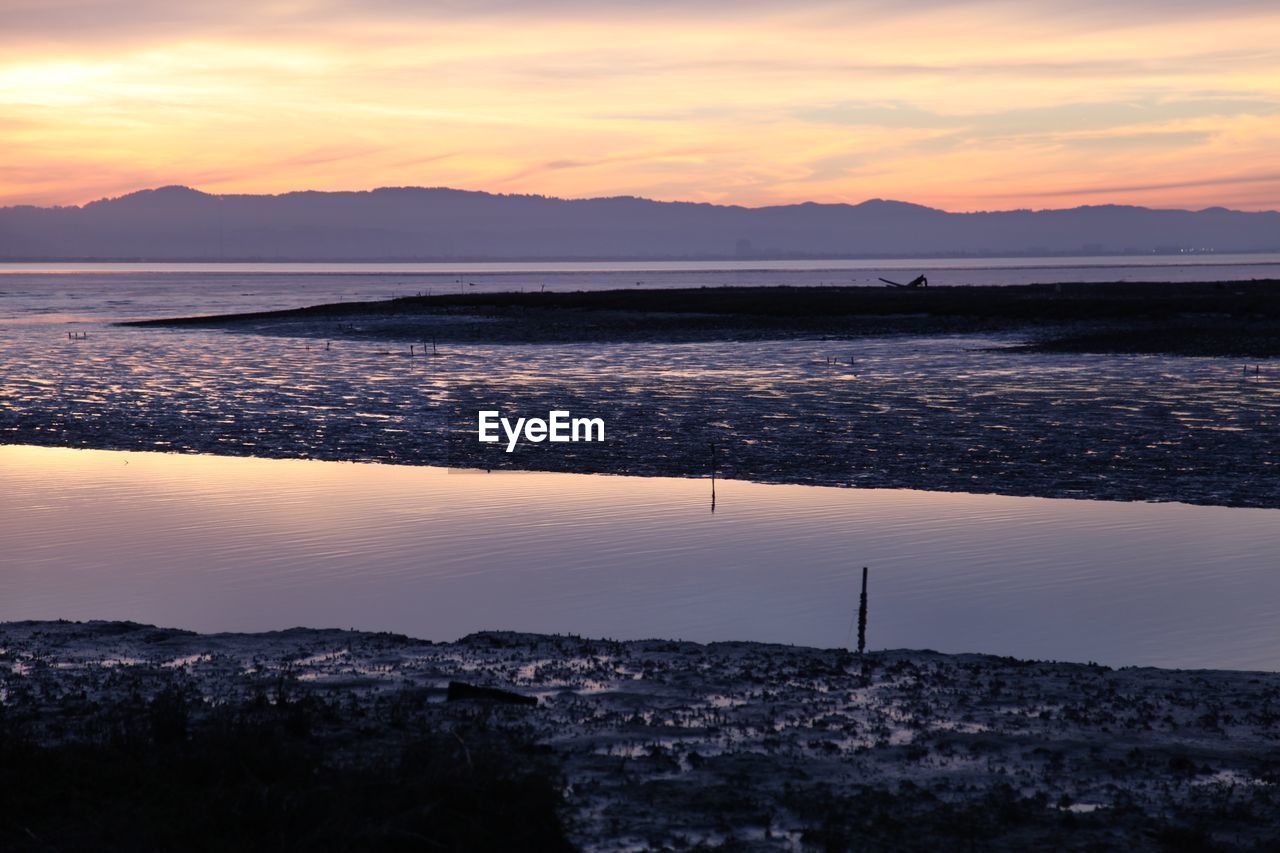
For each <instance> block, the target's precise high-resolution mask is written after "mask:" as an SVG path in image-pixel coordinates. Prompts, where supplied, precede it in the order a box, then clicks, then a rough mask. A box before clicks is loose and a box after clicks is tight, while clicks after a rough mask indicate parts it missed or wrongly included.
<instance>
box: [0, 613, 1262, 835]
mask: <svg viewBox="0 0 1280 853" xmlns="http://www.w3.org/2000/svg"><path fill="white" fill-rule="evenodd" d="M451 681H463V682H466V683H470V684H477V685H485V686H493V687H498V688H500V689H504V690H508V691H513V692H516V693H518V694H521V695H524V696H529V697H534V698H536V699H537V700H538V705H537V707H524V706H516V705H505V704H494V703H488V702H446V701H445V698H446V693H447V687H448V684H449V682H451ZM0 699H2V701H3V704H2V705H0V709H2V710H3V714H0V727H3V730H2V731H3V737H0V749H5V750H7V751H8V752H7V754H8V756H9V757H10V758H11V759H14V758H15V757H16V758H20V759H21V760H23V761H25V762H27V763H29V764H31V765H32V766H33V767H36V766H39V765H40V763H41V762H43V763H44V764H45V766H49V765H50V763H52V765H53V766H58V767H73V768H74V767H79V769H80V770H81V771H82V772H84V773H85V774H86V775H85V776H84V777H82V778H83V779H84V783H83V784H82V786H81V789H80V792H79V796H81V797H82V798H84V799H83V800H82V801H83V802H86V803H89V804H90V805H93V806H101V805H102V804H103V802H106V801H107V800H109V799H110V795H108V794H104V793H103V792H102V791H101V790H99V789H98V788H95V787H94V786H93V783H94V782H96V781H98V776H99V775H100V774H104V773H106V772H107V771H106V770H104V769H103V766H102V762H103V761H104V760H105V759H106V758H112V757H114V758H117V759H118V758H120V757H121V756H125V757H128V756H131V755H132V753H131V752H129V751H128V744H129V743H135V744H144V745H146V746H145V749H147V750H158V751H160V752H162V753H164V754H165V755H167V756H169V758H170V759H171V760H172V762H173V763H172V765H170V768H169V772H178V773H179V774H181V775H179V776H177V777H176V778H178V779H181V780H182V782H181V784H182V785H192V786H193V788H198V786H199V784H200V783H199V777H198V776H191V775H190V773H188V772H187V771H191V770H197V769H199V768H201V767H204V766H205V762H207V761H208V760H209V759H208V757H207V756H206V755H205V754H204V753H201V752H200V751H199V750H200V748H201V747H200V746H199V745H200V744H204V743H205V741H206V740H207V739H208V738H209V737H211V735H210V734H209V732H210V731H211V730H213V731H216V732H220V734H219V735H217V736H218V737H219V738H221V740H219V741H218V743H220V744H221V748H222V749H224V750H230V751H231V754H232V755H240V754H242V753H243V754H244V755H245V756H246V757H245V759H244V760H245V761H247V762H249V764H250V766H255V765H254V764H253V757H252V752H251V750H249V749H247V746H252V745H253V744H262V745H264V747H265V745H266V744H271V743H277V744H279V743H286V744H288V743H293V742H294V741H296V740H297V739H298V738H300V737H301V735H300V734H299V733H300V732H305V733H306V738H307V742H308V743H310V744H312V745H313V746H318V747H319V748H320V749H321V752H320V754H319V756H318V757H313V758H311V759H310V760H311V761H312V763H311V764H307V765H306V766H307V767H308V770H309V772H310V773H312V774H313V776H312V778H317V779H320V780H322V781H323V780H326V779H330V778H331V777H330V775H329V774H331V773H332V772H333V770H334V768H338V769H340V770H341V772H342V778H346V779H348V780H350V779H352V778H355V779H365V778H366V776H367V773H365V775H361V774H362V771H363V770H364V769H365V768H370V767H372V768H375V769H377V768H384V765H386V767H385V768H384V772H387V773H389V774H391V778H394V779H395V780H396V782H397V784H399V785H404V786H408V787H409V788H410V789H411V790H412V791H414V792H418V793H421V792H422V791H423V790H432V788H431V786H432V785H439V780H440V779H442V778H444V779H449V780H450V784H451V785H452V786H453V788H452V790H460V791H463V792H471V793H474V794H477V795H485V796H493V795H495V794H502V795H504V796H505V797H506V798H507V800H506V801H504V803H503V808H497V807H495V805H493V804H490V805H489V806H488V807H487V808H486V809H485V810H484V813H485V814H486V815H487V816H488V823H487V824H485V826H487V827H488V828H490V829H494V828H497V829H500V830H507V831H509V830H510V829H511V827H512V823H513V821H522V822H523V823H524V830H523V834H520V835H512V836H509V837H508V838H507V839H506V840H505V844H506V849H536V848H537V847H538V846H539V844H540V843H541V844H542V845H543V847H544V849H546V848H547V847H548V846H552V845H553V842H556V840H557V839H558V838H560V837H562V836H561V833H563V837H564V838H567V840H568V841H569V842H570V843H573V844H576V845H578V846H580V847H581V848H582V849H586V850H627V849H637V848H667V849H679V848H687V847H693V846H696V845H699V844H703V845H709V846H714V845H721V844H723V845H727V846H728V847H729V848H731V849H738V850H755V849H760V850H764V849H769V850H772V849H800V848H802V847H804V848H806V849H846V848H848V847H850V846H856V847H857V848H858V849H871V850H894V849H904V848H907V849H955V848H957V847H966V846H969V847H976V848H978V849H985V850H1026V849H1036V848H1039V849H1045V848H1054V849H1115V848H1117V847H1124V848H1129V849H1135V850H1161V849H1197V850H1205V849H1215V848H1216V847H1217V846H1219V845H1223V846H1227V847H1230V848H1233V849H1239V848H1253V847H1257V848H1259V849H1262V848H1267V847H1268V846H1270V845H1274V844H1276V843H1277V842H1278V841H1280V836H1277V826H1280V776H1277V773H1276V768H1277V766H1278V765H1280V742H1278V741H1280V738H1278V736H1277V720H1278V717H1277V714H1280V675H1277V674H1274V673H1256V672H1215V671H1207V670H1201V671H1185V670H1183V671H1180V670H1157V669H1120V670H1112V669H1108V668H1106V667H1101V666H1096V665H1083V664H1059V663H1041V662H1034V661H1026V660H1017V659H1013V658H996V657H985V656H980V655H941V654H935V653H930V652H908V651H883V652H875V653H871V654H867V655H865V656H861V657H860V656H857V655H853V654H850V653H849V652H846V651H839V650H820V649H812V648H803V647H791V646H776V645H765V644H755V643H737V642H735V643H713V644H709V645H699V644H695V643H688V642H674V641H657V640H654V641H633V642H615V641H604V640H589V639H582V638H578V637H566V636H543V635H530V634H515V633H502V632H499V633H481V634H476V635H472V636H468V637H465V638H463V639H461V640H459V641H457V642H455V643H440V644H433V643H427V642H423V641H419V640H413V639H410V638H408V637H405V636H402V635H394V634H368V633H357V632H344V631H310V630H301V629H298V630H291V631H282V632H274V633H269V634H257V635H243V634H214V635H199V634H194V633H190V632H186V631H176V630H168V629H157V628H152V627H148V626H143V625H137V624H132V623H108V622H93V623H68V622H56V623H55V622H13V623H6V624H0ZM130 738H132V739H133V740H132V741H131V740H130ZM175 738H176V744H177V745H175ZM254 738H256V740H255V739H254ZM410 741H413V742H416V743H419V744H420V745H422V746H421V749H420V751H419V752H418V753H416V754H415V755H416V756H417V757H416V758H415V759H413V760H409V761H406V760H405V757H404V755H402V754H401V753H400V752H399V751H398V750H399V747H400V746H401V745H403V744H405V743H407V742H410ZM495 743H498V744H501V745H502V747H501V748H502V750H504V752H502V755H503V756H504V757H505V763H502V762H499V763H498V764H497V765H495V764H494V761H493V759H494V753H493V749H494V748H495V747H494V744H495ZM113 744H114V745H113ZM122 744H123V746H122ZM183 744H186V745H185V746H184V745H183ZM113 750H114V751H113ZM422 750H425V752H424V751H422ZM272 754H273V755H274V752H273V753H272ZM388 755H390V756H391V758H390V759H388ZM427 756H431V758H430V760H424V759H425V758H426V757H427ZM389 760H390V761H391V762H392V763H391V764H389V765H388V764H386V762H388V761H389ZM380 762H381V763H380ZM7 766H8V767H13V766H14V764H13V763H12V761H11V762H10V763H9V764H8V765H7ZM289 766H293V765H292V764H291V765H289ZM513 766H516V767H518V768H520V772H521V773H523V774H525V775H524V776H519V775H516V776H515V779H516V780H518V784H517V782H516V781H513V775H512V774H513V770H512V768H513ZM175 768H176V769H175ZM534 774H537V775H536V776H535V775H534ZM228 775H229V776H235V774H228ZM530 777H532V778H530ZM32 778H33V779H35V780H36V782H35V783H33V782H31V781H26V780H23V779H19V778H16V777H15V776H14V775H13V774H12V773H7V772H6V765H5V764H0V785H3V787H4V791H5V796H4V797H0V803H3V804H4V805H0V810H5V818H6V820H4V821H0V832H3V833H4V834H5V835H4V836H3V837H0V842H4V843H6V844H9V845H16V846H17V847H18V848H23V847H32V848H33V849H34V848H39V849H46V848H47V849H52V848H53V846H55V845H57V844H58V843H59V842H65V841H67V840H68V839H71V840H73V841H74V840H77V839H79V840H84V839H85V838H86V837H90V838H92V839H93V840H101V839H100V838H99V837H97V836H91V835H86V833H92V832H93V831H94V826H93V824H92V823H89V822H87V821H82V820H80V818H79V816H81V815H84V814H88V813H90V812H89V811H88V810H87V809H84V810H78V811H77V812H76V818H75V819H72V820H67V819H65V818H61V819H60V818H58V817H57V815H56V814H55V813H53V812H51V811H50V810H49V809H48V808H45V807H42V808H40V809H35V810H32V811H24V810H23V809H24V804H26V803H28V801H29V800H31V801H32V802H35V803H37V804H39V803H40V801H39V800H38V799H36V800H32V799H31V798H32V797H36V798H38V796H39V794H40V790H35V791H32V789H31V788H30V785H32V784H45V783H46V780H47V779H48V778H49V776H48V774H39V773H36V774H33V776H32ZM165 778H171V777H170V776H169V775H167V774H166V777H165ZM236 778H238V777H236ZM115 781H116V782H117V784H118V785H119V787H118V789H117V790H116V791H114V795H115V797H116V800H115V801H112V802H116V801H120V803H123V802H126V801H128V797H127V795H128V794H129V793H130V791H132V790H135V789H140V790H144V791H146V792H147V793H154V792H153V791H152V788H151V787H149V786H148V785H147V784H146V783H145V781H144V778H143V777H139V778H128V777H127V776H126V777H123V778H115ZM227 784H231V782H228V783H227ZM503 786H506V787H503ZM442 789H443V788H439V789H436V790H437V799H436V807H434V808H435V810H434V811H433V810H432V809H425V807H424V806H422V803H421V802H419V803H416V804H414V805H413V806H406V805H404V804H403V803H400V801H398V800H396V799H395V798H394V796H393V792H392V791H391V790H390V789H387V791H386V792H385V796H386V797H387V800H386V801H385V802H383V803H382V804H381V805H377V806H374V805H369V806H368V808H369V809H370V810H371V811H372V812H377V813H379V814H382V815H383V817H382V818H380V820H379V821H378V822H375V823H373V824H371V825H370V826H369V828H368V829H367V830H365V833H366V834H365V835H364V836H363V838H364V839H365V842H364V843H365V844H366V845H369V846H370V847H371V848H372V847H377V848H378V849H392V848H391V847H389V846H388V845H392V846H394V842H395V841H396V840H397V838H399V840H400V842H401V843H407V842H405V837H406V836H404V835H399V836H398V835H397V833H402V832H404V831H405V830H406V829H407V828H411V829H412V830H413V832H414V833H415V834H414V835H412V836H407V837H410V838H414V839H417V840H418V841H420V840H421V839H422V838H424V837H425V838H429V839H430V838H432V837H433V835H434V836H436V837H438V838H439V839H440V840H441V841H448V842H455V843H456V838H457V833H458V832H459V829H458V826H459V824H462V825H463V826H471V828H470V830H469V831H471V832H473V833H474V832H478V831H479V830H477V829H476V828H475V827H474V826H473V825H470V824H468V823H467V820H468V817H467V816H468V814H469V812H468V811H467V809H466V806H465V803H463V804H461V805H460V804H459V803H458V802H457V801H456V799H455V800H449V799H447V798H444V797H442V796H441V795H440V794H439V793H438V791H439V790H442ZM380 790H382V789H380V788H377V787H376V786H374V785H373V783H372V782H369V783H368V786H367V787H366V788H359V789H357V791H358V792H360V793H362V794H363V795H364V796H366V797H367V796H368V795H369V794H370V792H374V793H376V792H377V791H380ZM253 792H254V793H253V794H252V797H251V798H250V799H248V800H245V801H243V802H242V803H241V806H240V808H242V809H248V810H249V811H248V812H246V813H247V814H250V815H253V816H254V817H255V819H257V820H259V821H260V823H259V824H256V826H257V827H258V828H259V829H260V830H261V831H262V832H263V833H266V832H267V831H269V830H275V829H278V828H280V827H282V826H283V827H289V826H290V824H289V821H290V820H291V819H292V818H296V817H297V816H299V815H304V816H305V815H308V814H311V812H310V811H308V809H309V807H311V806H313V805H314V802H324V803H328V800H326V799H324V798H325V797H327V796H329V794H330V792H329V791H328V790H327V789H325V788H324V787H323V785H316V784H308V785H302V784H298V783H297V780H294V779H292V778H281V777H280V775H279V774H275V775H273V774H272V773H270V772H266V773H264V775H263V776H261V777H257V778H255V779H254V781H253ZM286 792H287V793H288V796H287V797H285V796H284V794H285V793H286ZM122 794H123V795H126V796H125V798H124V800H121V799H120V797H121V795H122ZM251 801H252V802H261V803H265V804H273V805H274V804H279V805H280V808H279V810H278V811H277V812H274V813H271V814H266V815H261V814H259V813H258V812H257V811H255V810H254V809H253V808H252V804H251ZM335 809H336V810H337V811H338V812H339V813H340V812H342V811H343V809H342V807H341V805H340V804H339V805H335ZM424 809H425V810H424ZM145 810H146V803H145V802H143V803H141V804H139V803H138V802H137V801H133V802H132V804H131V805H129V806H128V807H127V808H126V810H125V812H124V819H127V817H128V815H129V814H130V813H133V814H137V813H139V812H141V813H145ZM118 823H119V821H116V822H112V821H104V822H102V823H101V826H107V827H110V826H115V825H117V824H118ZM481 823H483V822H481ZM86 824H87V825H86ZM329 824H330V826H334V827H335V831H344V830H346V827H345V826H343V825H342V824H341V823H336V825H335V816H333V815H330V816H329ZM148 829H149V830H150V831H152V832H153V833H154V834H156V835H157V836H158V839H159V841H158V843H161V844H163V843H165V842H170V843H172V842H173V840H174V839H173V837H172V836H166V835H165V834H164V833H165V832H166V831H174V832H176V831H178V830H174V829H173V828H172V827H170V826H167V825H164V824H161V825H158V826H155V827H149V828H148ZM135 831H136V830H135ZM228 831H232V830H229V829H228V827H227V826H221V827H212V828H211V832H212V833H213V834H212V835H211V836H209V837H214V838H218V837H224V835H225V834H226V833H227V832H228ZM300 831H301V833H302V835H296V834H295V835H292V836H290V837H293V838H295V839H296V838H297V837H306V838H313V837H314V838H316V839H317V840H318V841H322V840H323V836H322V835H320V836H317V835H315V829H314V827H312V828H307V827H301V828H300ZM307 833H311V834H307ZM33 837H34V838H36V839H38V841H37V843H34V844H33V843H32V839H33ZM344 837H345V836H344ZM152 840H155V839H154V838H153V839H152ZM40 842H43V846H41V843H40ZM471 842H472V843H473V844H476V845H477V846H485V847H487V848H489V849H499V847H501V845H502V843H503V841H502V840H501V839H497V838H494V837H492V836H491V835H483V834H480V835H473V836H471Z"/></svg>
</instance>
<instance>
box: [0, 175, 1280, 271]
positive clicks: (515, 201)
mask: <svg viewBox="0 0 1280 853" xmlns="http://www.w3.org/2000/svg"><path fill="white" fill-rule="evenodd" d="M1277 250H1280V212H1275V211H1268V212H1262V213H1250V212H1242V211H1233V210H1227V209H1226V208H1222V207H1211V208H1208V209H1206V210H1199V211H1188V210H1153V209H1149V208H1145V207H1133V206H1126V205H1099V206H1086V207H1075V208H1070V209H1065V210H1035V211H1033V210H1010V211H998V212H981V213H948V212H946V211H942V210H936V209H934V208H930V207H924V206H922V205H917V204H910V203H908V202H901V201H891V200H885V199H871V200H869V201H864V202H862V203H860V204H818V203H815V202H804V203H801V204H790V205H778V206H772V207H756V208H748V207H741V206H737V205H715V204H703V203H692V202H660V201H651V200H648V199H643V198H635V197H632V196H618V197H612V198H592V199H579V200H568V199H559V198H550V197H546V196H538V195H499V194H493V193H487V192H473V191H467V190H456V189H448V188H443V187H433V188H423V187H383V188H380V189H375V190H369V191H361V192H317V191H300V192H290V193H284V194H281V195H212V194H209V193H204V192H200V191H199V190H194V189H191V188H189V187H180V186H168V187H160V188H158V189H148V190H141V191H138V192H134V193H130V194H128V195H124V196H121V197H119V198H112V199H103V200H100V201H94V202H90V203H88V204H85V205H83V206H80V207H51V208H42V207H33V206H18V207H5V208H0V260H63V261H70V260H162V261H177V260H205V261H209V260H213V261H216V260H227V261H232V260H245V261H248V260H258V261H262V260H268V261H269V260H281V261H284V260H299V261H395V260H568V259H592V260H596V259H600V260H603V259H655V260H656V259H693V258H702V259H725V258H729V259H742V260H750V259H755V258H759V259H763V258H790V257H796V258H823V257H885V256H918V257H927V256H963V255H1024V254H1025V255H1038V254H1066V255H1071V254H1077V255H1079V254H1151V253H1153V252H1155V253H1171V252H1181V251H1216V252H1257V251H1277Z"/></svg>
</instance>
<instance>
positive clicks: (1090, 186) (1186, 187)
mask: <svg viewBox="0 0 1280 853" xmlns="http://www.w3.org/2000/svg"><path fill="white" fill-rule="evenodd" d="M0 152H3V157H0V204H19V203H33V204H71V203H74V204H78V203H82V202H84V201H88V200H92V199H95V198H100V197H103V196H112V195H119V194H122V193H125V192H129V191H132V190H135V189H139V188H143V187H151V186H159V185H163V184H172V183H180V184H187V185H190V186H194V187H197V188H199V189H203V190H206V191H209V192H281V191H287V190H293V189H368V188H372V187H376V186H386V185H423V186H453V187H459V188H464V189H483V190H490V191H495V192H537V193H545V194H548V195H559V196H569V197H580V196H596V195H618V194H632V195H642V196H647V197H651V198H658V199H688V200H697V201H714V202H736V203H741V204H747V205H761V204H772V203H780V202H794V201H804V200H816V201H861V200H863V199H866V198H871V197H877V196H878V197H886V198H897V199H903V200H907V201H914V202H918V203H921V204H929V205H933V206H937V207H943V208H946V209H950V210H977V209H996V208H1013V207H1067V206H1072V205H1076V204H1097V203H1106V202H1124V203H1135V204H1145V205H1152V206H1167V207H1205V206H1209V205H1214V204H1223V205H1227V206H1230V207H1237V208H1242V209H1274V208H1280V154H1278V153H1277V152H1280V5H1278V4H1276V3H1275V2H1274V0H1269V1H1268V2H1255V0H1245V1H1244V2H1233V0H1225V2H1218V3H1214V4H1206V3H1197V4H1194V5H1193V4H1192V3H1191V2H1189V0H1165V2H1162V3H1154V2H1146V3H1117V2H1114V0H1108V2H1102V0H1076V2H1037V0H1020V2H1012V1H1011V2H1002V3H947V2H940V0H923V2H891V1H890V0H877V1H876V2H859V0H854V1H853V2H840V3H822V2H805V0H792V2H778V1H777V0H739V2H721V0H717V1H716V2H710V0H683V2H674V1H673V0H650V2H646V3H636V2H620V0H595V2H587V0H542V2H538V3H520V2H514V0H471V2H464V1H463V0H437V2H425V0H424V2H416V0H364V2H358V3H357V2H347V0H256V1H255V2H247V0H221V2H199V0H190V2H186V3H176V2H172V0H163V1H162V0H137V2H128V3H125V2H110V1H109V2H86V1H85V0H0Z"/></svg>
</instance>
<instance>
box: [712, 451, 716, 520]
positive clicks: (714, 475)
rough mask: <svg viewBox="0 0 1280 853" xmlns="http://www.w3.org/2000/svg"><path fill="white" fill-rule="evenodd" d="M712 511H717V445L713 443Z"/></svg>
mask: <svg viewBox="0 0 1280 853" xmlns="http://www.w3.org/2000/svg"><path fill="white" fill-rule="evenodd" d="M711 511H712V512H715V511H716V443H715V442H714V441H713V442H711Z"/></svg>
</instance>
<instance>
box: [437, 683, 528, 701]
mask: <svg viewBox="0 0 1280 853" xmlns="http://www.w3.org/2000/svg"><path fill="white" fill-rule="evenodd" d="M446 698H447V701H449V702H502V703H504V704H507V705H534V706H536V705H537V704H538V700H537V698H536V697H533V696H521V695H520V694H519V693H512V692H511V691H510V690H499V689H498V688H496V687H480V686H477V685H475V684H467V683H465V682H462V681H450V682H449V695H448V697H446Z"/></svg>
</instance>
